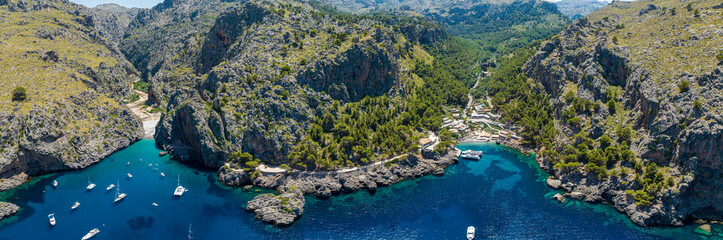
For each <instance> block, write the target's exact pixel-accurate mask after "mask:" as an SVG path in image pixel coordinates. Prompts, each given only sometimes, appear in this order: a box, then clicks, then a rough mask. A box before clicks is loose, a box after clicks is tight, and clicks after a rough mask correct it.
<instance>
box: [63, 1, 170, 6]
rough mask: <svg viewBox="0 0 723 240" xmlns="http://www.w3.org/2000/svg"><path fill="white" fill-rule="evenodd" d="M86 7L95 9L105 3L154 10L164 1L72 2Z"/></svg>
mask: <svg viewBox="0 0 723 240" xmlns="http://www.w3.org/2000/svg"><path fill="white" fill-rule="evenodd" d="M70 1H71V2H74V3H78V4H83V5H85V6H86V7H95V6H98V5H100V4H104V3H115V4H118V5H121V6H124V7H138V8H152V7H153V6H156V4H158V3H160V2H162V1H163V0H70Z"/></svg>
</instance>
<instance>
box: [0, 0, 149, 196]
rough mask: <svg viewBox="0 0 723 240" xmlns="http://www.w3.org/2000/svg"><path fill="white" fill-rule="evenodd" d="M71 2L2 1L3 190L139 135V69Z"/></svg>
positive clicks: (76, 164) (77, 164)
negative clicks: (133, 97)
mask: <svg viewBox="0 0 723 240" xmlns="http://www.w3.org/2000/svg"><path fill="white" fill-rule="evenodd" d="M86 10H87V9H85V8H83V7H81V6H78V5H75V4H72V3H70V2H67V1H61V0H58V1H2V2H0V23H1V24H0V33H1V34H0V69H2V74H0V83H1V84H0V182H2V184H0V190H5V189H7V188H9V187H13V186H17V185H19V184H21V183H22V182H23V181H24V179H25V178H26V177H27V175H26V174H29V175H36V174H41V173H46V172H50V171H56V170H63V169H71V168H82V167H85V166H88V165H90V164H91V163H94V162H96V161H98V160H100V159H102V158H103V157H105V156H107V155H109V154H110V153H112V152H113V151H115V150H117V149H119V148H122V147H125V146H127V145H129V144H130V143H131V142H132V141H135V140H137V139H138V138H140V136H141V134H142V130H141V128H140V121H138V120H137V119H136V118H135V117H134V116H133V115H132V113H131V112H130V111H129V110H128V109H127V108H126V107H125V106H123V105H122V104H120V101H121V100H122V98H124V97H125V96H127V95H128V94H130V79H131V78H130V77H129V74H132V73H133V72H135V70H134V68H133V66H132V65H130V64H129V63H128V62H127V61H125V60H124V59H123V57H122V55H121V54H120V52H119V51H117V49H115V48H114V47H112V46H111V45H110V44H109V43H108V42H106V41H105V40H104V39H102V38H101V37H100V36H99V35H98V33H97V32H96V31H95V30H94V23H93V19H92V18H91V17H90V16H89V15H87V14H86V13H85V12H86Z"/></svg>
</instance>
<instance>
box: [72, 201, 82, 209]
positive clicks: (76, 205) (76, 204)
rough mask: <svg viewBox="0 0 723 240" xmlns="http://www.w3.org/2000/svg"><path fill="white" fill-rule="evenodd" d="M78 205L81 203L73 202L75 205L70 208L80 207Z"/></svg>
mask: <svg viewBox="0 0 723 240" xmlns="http://www.w3.org/2000/svg"><path fill="white" fill-rule="evenodd" d="M78 206H80V203H79V202H75V203H74V204H73V206H72V207H70V210H75V209H76V208H78Z"/></svg>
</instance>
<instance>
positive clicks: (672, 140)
mask: <svg viewBox="0 0 723 240" xmlns="http://www.w3.org/2000/svg"><path fill="white" fill-rule="evenodd" d="M715 5H716V4H715V3H713V2H711V1H673V0H654V1H637V2H614V3H612V4H610V5H609V6H607V7H605V8H603V9H601V10H599V11H597V12H595V13H593V14H591V15H589V16H588V17H586V18H582V19H580V20H578V21H577V22H575V23H574V24H573V25H571V26H569V27H568V28H567V29H566V30H564V31H563V32H561V33H560V34H559V35H558V36H555V37H553V38H552V40H550V41H547V42H544V43H542V45H541V47H540V50H539V52H537V53H536V54H535V55H533V56H532V57H531V58H530V60H529V61H528V62H527V63H526V65H525V66H524V72H525V74H526V75H527V76H528V77H531V78H532V79H533V80H534V81H536V82H539V83H541V84H542V86H543V87H544V89H545V91H546V92H547V94H548V95H550V98H551V100H550V104H551V105H553V106H554V109H555V117H556V118H557V119H558V120H559V121H558V124H557V128H558V139H557V140H558V142H557V145H558V147H559V149H558V150H559V151H560V153H559V154H561V155H558V154H557V153H552V154H549V155H548V156H547V157H546V158H545V159H544V161H543V162H542V165H543V166H544V167H546V168H548V169H549V170H550V171H551V172H553V173H554V175H556V176H557V177H558V178H560V179H562V181H563V182H564V183H563V185H562V186H563V187H564V188H565V190H567V191H570V192H581V193H583V194H586V200H587V201H591V202H597V201H601V200H604V201H606V202H610V203H613V204H614V205H615V207H616V208H617V209H618V210H620V211H621V212H624V213H626V214H628V215H629V216H630V217H631V219H632V220H633V222H635V223H636V224H639V225H644V226H649V225H680V224H682V223H683V221H685V220H686V219H688V218H691V217H692V218H695V219H707V220H720V219H721V217H722V216H723V208H722V207H721V206H723V205H721V203H723V191H721V189H723V185H721V184H723V174H721V173H723V115H722V114H723V110H721V108H720V106H721V105H722V104H723V94H721V91H722V90H723V67H721V60H722V59H723V44H722V43H723V30H721V29H720V24H721V23H722V22H723V18H722V17H721V14H722V13H723V11H722V10H721V8H720V7H716V6H715ZM593 139H597V140H596V141H595V140H593ZM565 145H570V146H573V147H575V148H574V149H573V148H565V147H564V146H565ZM581 145H583V146H584V147H581ZM587 148H590V150H587ZM628 148H629V149H630V150H631V151H632V152H633V153H634V156H632V155H631V154H627V149H628ZM577 162H579V163H580V164H579V165H577V166H579V167H577V166H576V165H574V164H577ZM605 165H606V166H605ZM601 169H602V170H601ZM666 180H667V181H666Z"/></svg>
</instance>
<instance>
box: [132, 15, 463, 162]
mask: <svg viewBox="0 0 723 240" xmlns="http://www.w3.org/2000/svg"><path fill="white" fill-rule="evenodd" d="M314 6H318V5H309V4H305V3H301V2H284V1H280V2H258V3H236V2H228V3H227V2H208V1H204V2H200V1H176V2H172V1H166V2H164V3H162V4H160V5H158V6H156V7H154V8H153V9H150V10H144V11H141V12H140V13H139V14H138V16H137V17H136V19H135V20H134V21H133V22H132V23H131V26H130V29H129V31H128V35H127V36H126V38H125V39H124V40H122V41H121V45H120V46H121V48H122V51H123V52H124V53H125V54H126V55H127V56H128V58H129V59H131V62H133V63H134V64H136V66H138V68H139V69H140V70H141V72H142V74H143V75H144V76H146V77H147V79H148V80H149V82H150V84H151V91H150V95H151V96H152V98H153V100H154V101H156V102H157V103H158V104H159V106H161V107H163V108H164V109H166V112H165V113H164V115H163V117H162V120H161V123H160V125H159V126H158V128H157V134H156V140H157V142H158V144H159V145H160V146H161V147H163V148H165V149H168V150H171V153H172V155H173V156H174V158H177V159H180V160H199V161H202V162H203V163H204V164H206V165H207V166H212V167H219V166H222V165H223V164H224V163H225V162H226V161H231V160H233V159H238V156H239V155H238V154H241V153H251V154H252V155H253V157H254V158H260V159H262V160H264V161H267V162H271V163H277V164H279V163H287V164H289V163H290V160H289V159H288V155H289V154H291V152H292V150H294V148H295V146H296V145H297V144H298V143H300V142H301V140H302V139H304V138H305V136H307V131H308V130H309V129H310V127H311V126H312V125H311V124H312V122H314V121H316V119H321V118H322V116H323V115H325V114H330V116H332V117H331V118H332V119H333V118H334V116H337V115H339V114H340V112H341V111H342V110H343V109H344V108H343V107H344V106H345V104H348V103H353V102H358V101H360V100H362V99H364V98H365V97H383V98H386V99H383V100H380V99H377V100H369V102H366V103H368V104H372V103H374V104H379V105H381V104H386V105H387V106H386V107H385V108H382V109H384V111H389V110H388V109H387V108H389V107H390V106H395V105H394V104H397V103H399V102H400V101H402V99H403V98H404V96H407V94H414V88H416V87H417V86H418V85H420V84H423V83H424V82H419V81H420V80H421V79H419V77H418V76H416V75H415V74H414V73H411V72H410V70H413V69H415V64H416V63H415V61H421V62H424V61H430V62H431V60H425V59H424V58H429V54H428V53H427V52H425V51H424V50H422V49H421V48H420V47H419V46H418V45H416V44H418V43H419V42H420V41H422V42H424V41H431V40H433V39H444V38H445V36H444V35H443V33H441V32H442V31H441V30H440V29H439V28H438V27H434V26H428V25H424V24H417V23H416V22H417V20H414V19H413V18H408V19H406V20H404V21H400V22H399V25H396V26H394V27H392V26H391V25H387V24H385V23H383V22H379V21H375V20H374V19H371V18H370V17H362V16H352V15H348V14H342V13H338V12H335V11H330V10H329V9H326V8H318V9H317V8H316V7H314ZM438 35H441V36H438ZM148 46H159V47H154V48H152V49H149V48H148ZM425 56H426V57H425ZM415 76H416V77H415ZM469 76H470V77H471V76H472V74H471V73H469ZM457 84H459V85H461V83H457ZM452 85H453V86H458V85H455V84H452ZM458 87H460V88H464V87H463V86H458ZM458 95H459V96H460V97H458V99H461V98H464V97H463V96H464V95H466V93H460V94H458ZM389 98H391V99H389ZM432 107H434V108H435V109H439V110H435V111H441V107H440V106H432V105H431V104H430V105H425V107H424V108H422V109H421V113H424V110H426V109H427V108H432ZM392 109H394V107H392ZM380 110H381V109H380ZM398 110H399V111H401V110H404V108H398ZM349 111H351V110H349ZM362 111H364V110H362ZM421 113H420V114H421ZM357 114H358V113H357ZM385 114H387V113H385ZM399 114H401V112H400V113H399ZM390 117H391V118H392V119H397V118H401V117H399V116H397V115H394V116H391V115H389V116H386V117H385V118H386V119H379V120H378V123H379V124H381V123H385V122H386V121H388V118H390ZM325 119H326V118H325ZM440 122H441V120H440ZM341 126H342V125H339V127H341ZM364 128H366V127H364ZM334 129H335V132H337V133H339V132H338V131H337V130H336V129H337V128H334ZM330 130H331V128H329V129H327V131H330ZM362 130H363V129H362V126H359V129H358V130H355V131H354V132H355V133H356V132H359V131H362ZM400 134H401V133H400ZM409 134H412V133H411V132H410V133H409ZM405 136H408V137H411V135H405ZM412 139H413V138H409V139H408V140H407V141H406V142H405V144H406V145H404V146H406V147H404V148H403V150H407V147H408V146H410V145H411V144H413V141H412ZM330 142H332V140H329V141H327V143H330ZM355 144H360V143H355ZM348 146H354V145H348ZM364 146H365V148H366V144H364ZM394 147H395V148H396V147H400V150H399V151H402V149H401V147H402V144H399V145H398V146H396V145H395V146H394ZM355 149H357V148H355ZM376 149H383V148H380V147H378V148H376ZM342 151H344V150H342V149H339V150H334V156H335V157H333V160H335V159H336V153H337V152H342ZM360 151H361V150H360ZM377 151H379V150H373V151H364V154H366V155H365V156H367V157H373V158H378V157H381V156H378V153H377ZM351 152H352V150H351V149H348V150H347V151H346V152H345V153H344V155H346V154H350V153H351ZM297 156H299V155H297ZM307 157H308V156H306V155H305V156H303V157H300V158H297V160H299V161H300V160H301V159H302V158H303V159H305V160H306V159H308V158H307ZM352 159H354V158H352ZM360 159H361V157H359V158H357V161H359V160H360ZM365 159H366V157H365ZM250 160H253V159H250ZM370 160H371V159H370ZM245 161H247V160H245ZM364 161H367V160H364ZM241 164H242V165H243V162H241ZM349 164H351V163H349ZM301 165H302V164H301V163H300V165H299V166H301ZM314 165H316V166H317V167H319V166H320V165H318V164H315V163H314V161H311V163H310V164H307V165H305V166H306V167H312V166H314ZM332 165H334V164H331V165H327V166H326V167H332ZM342 165H346V163H345V164H342Z"/></svg>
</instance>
